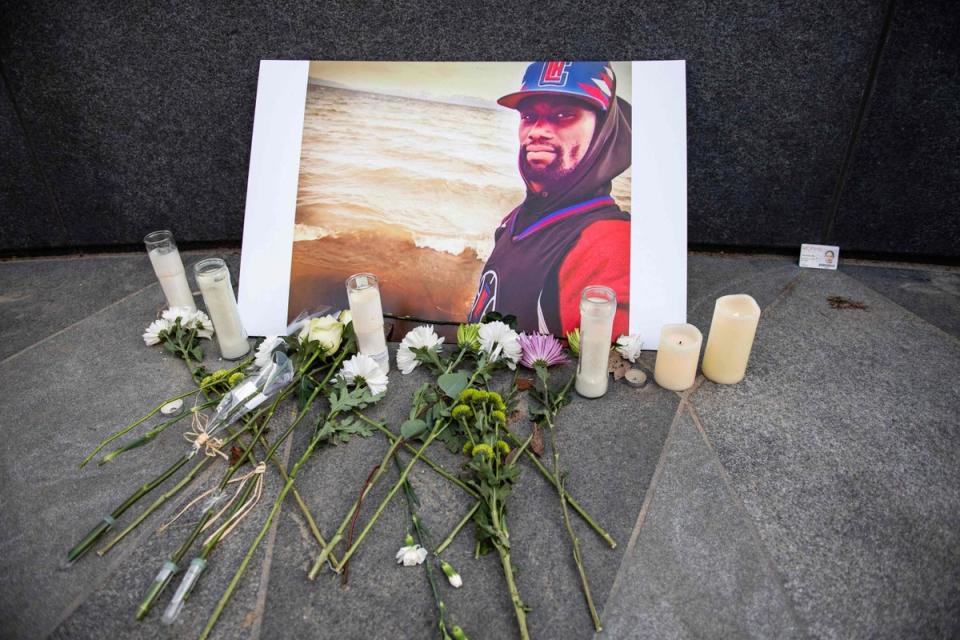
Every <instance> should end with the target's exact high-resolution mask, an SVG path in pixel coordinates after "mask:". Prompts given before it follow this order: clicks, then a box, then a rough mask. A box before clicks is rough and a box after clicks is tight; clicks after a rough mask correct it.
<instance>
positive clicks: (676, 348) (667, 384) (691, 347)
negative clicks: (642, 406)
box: [653, 324, 703, 391]
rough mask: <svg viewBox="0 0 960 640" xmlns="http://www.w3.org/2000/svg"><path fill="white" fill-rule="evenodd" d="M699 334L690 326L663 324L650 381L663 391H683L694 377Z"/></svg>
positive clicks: (697, 356)
mask: <svg viewBox="0 0 960 640" xmlns="http://www.w3.org/2000/svg"><path fill="white" fill-rule="evenodd" d="M702 344H703V334H701V333H700V330H699V329H697V328H696V327H695V326H693V325H692V324H666V325H664V326H663V328H662V329H661V330H660V347H659V348H658V349H657V362H656V364H655V365H654V368H653V379H654V380H656V381H657V384H658V385H660V386H661V387H663V388H664V389H670V390H671V391H684V390H685V389H689V388H690V387H692V386H693V381H694V379H696V377H697V361H698V360H699V359H700V345H702Z"/></svg>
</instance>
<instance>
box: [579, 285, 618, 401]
mask: <svg viewBox="0 0 960 640" xmlns="http://www.w3.org/2000/svg"><path fill="white" fill-rule="evenodd" d="M616 313H617V294H616V293H614V291H613V289H611V288H609V287H603V286H599V285H591V286H589V287H587V288H586V289H584V290H583V292H582V293H581V294H580V361H579V362H578V364H577V381H576V384H575V386H574V388H575V389H576V390H577V393H579V394H580V395H581V396H583V397H585V398H599V397H600V396H602V395H603V394H605V393H606V392H607V381H608V379H609V377H610V375H609V370H610V343H611V339H612V337H613V317H614V315H616Z"/></svg>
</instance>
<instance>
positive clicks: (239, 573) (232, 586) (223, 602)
mask: <svg viewBox="0 0 960 640" xmlns="http://www.w3.org/2000/svg"><path fill="white" fill-rule="evenodd" d="M319 389H320V387H317V389H315V390H314V394H313V395H314V396H315V395H316V392H317V391H319ZM311 397H312V396H311ZM309 406H310V403H307V407H305V409H306V408H309ZM318 436H319V433H318V434H315V435H314V436H313V438H311V440H310V444H309V445H308V446H307V450H306V451H304V452H303V455H302V456H300V459H299V460H297V463H296V464H295V465H294V466H293V469H291V470H290V475H289V476H288V478H287V481H286V482H285V483H284V485H283V489H281V490H280V493H279V495H277V499H276V500H274V502H273V508H272V509H270V513H269V514H268V515H267V519H266V521H265V522H264V523H263V526H262V527H260V531H259V532H258V533H257V535H256V537H255V538H254V539H253V542H251V543H250V547H249V548H248V549H247V553H246V555H245V556H244V557H243V560H242V561H241V563H240V566H239V567H238V568H237V570H236V572H234V574H233V578H231V580H230V583H229V584H228V585H227V590H226V591H224V593H223V595H222V596H220V600H219V601H218V602H217V606H216V608H215V609H214V610H213V613H212V614H211V615H210V619H209V620H207V624H206V626H205V627H204V628H203V631H202V632H201V634H200V640H205V638H207V636H209V635H210V632H211V631H212V630H213V627H214V626H216V624H217V621H218V620H219V619H220V615H221V614H222V613H223V610H224V608H225V607H226V606H227V603H228V602H230V599H231V598H232V597H233V592H234V591H235V590H236V588H237V585H238V584H239V583H240V579H241V578H242V577H243V574H244V573H245V572H246V570H247V565H249V564H250V560H251V559H252V558H253V554H254V553H256V551H257V547H259V546H260V542H261V541H262V540H263V537H264V536H265V535H266V534H267V531H268V530H269V529H270V525H271V524H273V519H274V518H275V517H276V515H277V512H278V511H279V510H280V505H281V504H283V499H284V498H285V497H286V496H287V493H288V492H289V491H290V489H291V487H293V482H294V480H296V477H297V473H298V472H299V471H300V468H301V467H302V466H303V465H304V463H305V462H306V461H307V460H308V459H309V458H310V455H311V454H312V453H313V450H314V449H315V448H316V446H317V445H318V444H319V443H320V438H319V437H318Z"/></svg>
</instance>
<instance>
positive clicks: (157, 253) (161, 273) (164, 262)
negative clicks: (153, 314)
mask: <svg viewBox="0 0 960 640" xmlns="http://www.w3.org/2000/svg"><path fill="white" fill-rule="evenodd" d="M143 243H144V244H145V245H147V255H148V256H150V264H152V265H153V272H154V273H155V274H157V280H159V281H160V287H161V288H162V289H163V295H164V296H165V297H166V298H167V306H170V307H187V308H189V309H190V310H191V311H196V309H197V305H196V304H195V303H194V302H193V292H192V291H190V285H189V283H187V274H186V272H184V270H183V261H182V260H180V252H179V251H177V243H176V242H174V240H173V234H172V233H170V232H169V231H154V232H152V233H148V234H147V235H146V236H145V237H144V238H143Z"/></svg>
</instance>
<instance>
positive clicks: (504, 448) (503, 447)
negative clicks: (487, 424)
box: [497, 440, 510, 455]
mask: <svg viewBox="0 0 960 640" xmlns="http://www.w3.org/2000/svg"><path fill="white" fill-rule="evenodd" d="M497 451H499V452H500V453H502V454H503V455H507V454H508V453H510V445H508V444H507V443H506V442H504V441H503V440H497Z"/></svg>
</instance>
